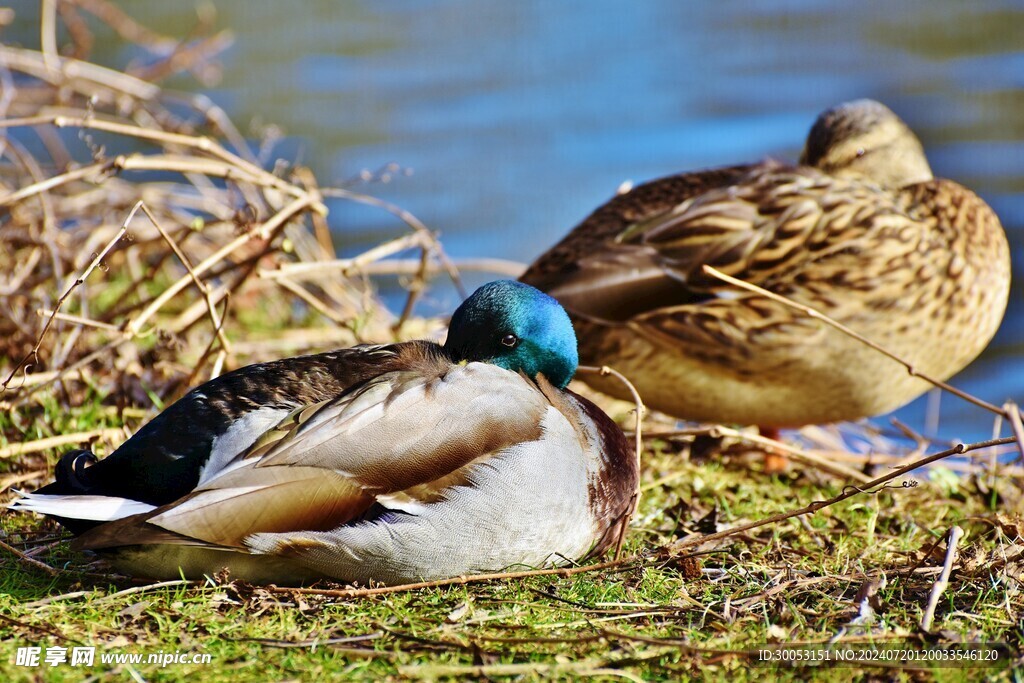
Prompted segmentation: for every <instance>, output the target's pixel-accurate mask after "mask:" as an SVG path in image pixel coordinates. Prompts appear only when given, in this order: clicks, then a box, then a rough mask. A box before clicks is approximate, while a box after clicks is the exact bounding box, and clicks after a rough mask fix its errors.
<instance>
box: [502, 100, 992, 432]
mask: <svg viewBox="0 0 1024 683" xmlns="http://www.w3.org/2000/svg"><path fill="white" fill-rule="evenodd" d="M705 264H707V265H710V266H713V267H714V268H716V269H718V270H720V271H723V272H725V273H726V274H728V275H731V276H733V277H735V278H739V279H741V280H745V281H747V282H750V283H753V284H755V285H759V286H760V287H762V288H765V289H767V290H770V291H772V292H775V293H777V294H780V295H783V296H785V297H788V298H789V299H791V300H793V301H795V302H798V303H801V304H804V305H807V306H810V307H812V308H815V309H817V310H818V311H820V312H821V313H824V314H826V315H828V316H829V317H831V318H833V319H835V320H837V321H839V322H841V323H843V324H845V325H847V326H848V327H850V328H852V329H853V330H855V331H857V332H859V333H860V334H862V335H863V336H865V337H867V338H868V339H870V340H872V341H874V342H876V343H878V344H880V345H882V346H883V347H885V348H887V349H888V350H890V351H892V352H894V353H896V354H898V355H899V356H901V357H903V358H905V359H906V360H908V361H910V362H911V363H913V364H914V366H915V368H916V369H917V370H919V371H920V372H923V373H925V374H927V375H930V376H932V377H936V378H939V379H946V378H948V377H950V376H951V375H953V374H954V373H956V372H957V371H959V370H960V369H961V368H963V367H964V366H965V365H967V364H968V363H969V362H970V361H971V360H973V359H974V358H975V357H976V356H977V355H978V354H979V353H980V352H981V351H982V349H984V348H985V346H986V345H987V344H988V342H989V340H990V339H991V338H992V336H993V335H994V334H995V332H996V329H997V328H998V327H999V323H1000V321H1001V320H1002V317H1003V312H1004V310H1005V308H1006V301H1007V296H1008V292H1009V283H1010V261H1009V251H1008V247H1007V243H1006V236H1005V234H1004V232H1003V229H1002V226H1001V225H1000V223H999V219H998V218H997V217H996V215H995V213H993V211H992V210H991V209H990V208H989V207H988V206H987V205H986V204H985V202H983V201H982V200H981V199H979V198H978V197H977V196H976V195H975V194H974V193H973V192H971V191H970V190H968V189H966V188H964V187H962V186H960V185H958V184H956V183H954V182H952V181H949V180H941V179H937V178H933V177H932V172H931V169H930V167H929V165H928V161H927V159H926V158H925V155H924V151H923V149H922V146H921V143H920V142H919V141H918V139H917V138H916V137H915V136H914V134H913V132H911V130H910V129H909V128H908V127H907V126H906V124H905V123H904V122H903V121H901V120H900V119H899V118H898V117H897V116H896V115H895V114H894V113H893V112H892V111H890V110H889V109H888V108H887V107H885V106H884V105H882V104H879V103H878V102H874V101H871V100H859V101H855V102H850V103H847V104H843V105H840V106H838V107H835V108H833V109H830V110H828V111H826V112H824V113H823V114H821V115H820V116H819V118H818V119H817V121H816V122H815V123H814V126H813V127H812V129H811V131H810V134H809V136H808V139H807V142H806V146H805V148H804V151H803V155H802V156H801V159H800V164H799V165H795V166H794V165H789V164H783V163H779V162H776V161H765V162H762V163H757V164H750V165H744V166H731V167H726V168H718V169H713V170H707V171H701V172H696V173H685V174H682V175H675V176H669V177H667V178H662V179H660V180H654V181H652V182H648V183H646V184H643V185H639V186H637V187H636V188H634V189H632V190H630V191H628V192H625V193H623V194H620V195H619V196H616V197H614V198H613V199H611V200H610V201H608V202H607V203H606V204H604V205H603V206H601V207H599V208H598V209H597V210H596V211H594V212H593V213H592V214H591V215H590V216H589V217H588V218H587V219H586V220H584V221H583V222H582V223H581V224H580V225H578V226H577V227H576V228H575V229H574V230H572V231H571V232H570V233H569V234H568V235H567V236H566V237H565V238H564V239H563V240H562V241H561V242H560V243H559V244H557V245H556V246H555V247H553V248H552V249H551V250H549V251H548V252H547V253H545V254H544V255H542V256H541V257H540V258H539V259H537V261H536V262H534V263H533V265H531V266H530V267H529V269H528V270H527V272H526V273H525V274H524V275H523V276H522V277H521V280H522V281H523V282H527V283H529V284H531V285H533V286H535V287H537V288H539V289H541V290H544V291H546V292H547V293H549V294H551V295H552V296H554V297H555V298H556V299H558V300H559V301H560V302H561V303H562V305H563V306H565V308H566V310H568V312H569V314H570V316H571V317H572V319H573V322H574V324H575V326H576V333H577V337H578V338H579V343H580V358H581V362H584V363H587V364H595V365H601V364H606V365H610V366H613V367H615V368H616V369H617V370H619V371H620V372H622V373H624V374H625V375H626V376H627V377H629V378H630V379H631V380H632V381H633V383H634V384H635V385H636V387H637V389H638V390H639V392H640V394H641V396H642V397H643V399H644V402H645V403H646V404H647V405H648V406H649V407H653V408H655V409H658V410H660V411H663V412H665V413H668V414H671V415H674V416H677V417H680V418H684V419H690V420H697V421H703V422H717V423H742V424H754V425H760V426H762V427H767V428H783V427H795V426H800V425H805V424H817V423H826V422H835V421H842V420H854V419H858V418H862V417H865V416H871V415H877V414H879V413H885V412H888V411H890V410H894V409H896V408H898V407H900V406H902V405H903V404H905V403H907V402H908V401H910V400H911V399H913V398H914V397H916V396H918V395H919V394H921V393H922V392H923V391H925V390H926V389H928V388H929V386H930V385H929V384H927V383H926V382H924V381H923V380H921V379H916V378H914V377H911V376H910V375H909V373H908V372H907V371H906V370H905V369H904V368H903V367H902V366H901V365H899V364H898V363H896V362H894V361H893V360H891V359H889V358H886V357H885V356H883V355H882V354H881V353H879V352H877V351H875V350H873V349H871V348H869V347H867V346H865V345H864V344H862V343H860V342H858V341H856V340H854V339H851V338H850V337H848V336H846V335H843V334H842V333H840V332H839V331H837V330H835V329H834V328H831V327H828V326H826V325H825V324H822V323H820V322H817V321H815V320H813V319H810V318H809V317H807V316H806V315H804V314H803V313H801V312H799V311H796V310H794V309H792V308H789V307H786V306H784V305H782V304H779V303H775V302H773V301H771V300H769V299H767V298H765V297H763V296H761V295H757V294H754V293H751V292H748V291H745V290H741V289H738V288H736V287H734V286H732V285H728V284H726V283H724V282H722V281H721V280H719V279H716V278H714V277H712V276H711V275H709V274H707V273H706V272H704V271H703V270H702V266H703V265H705ZM586 381H588V382H590V383H591V384H592V385H594V386H595V388H597V389H600V390H601V391H604V392H607V393H610V394H613V395H617V396H620V397H623V398H625V396H624V395H623V394H622V390H621V388H620V387H618V386H617V385H615V384H614V383H612V382H609V381H608V380H606V379H603V378H600V377H594V378H592V379H591V378H587V380H586Z"/></svg>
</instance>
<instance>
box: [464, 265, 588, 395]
mask: <svg viewBox="0 0 1024 683" xmlns="http://www.w3.org/2000/svg"><path fill="white" fill-rule="evenodd" d="M444 347H445V349H446V350H447V351H448V353H449V354H450V355H451V356H452V357H453V358H455V359H456V360H460V361H462V360H468V361H483V362H486V363H492V364H494V365H497V366H499V367H502V368H505V369H506V370H511V371H513V372H520V371H522V372H524V373H525V374H526V375H527V376H528V377H535V376H536V375H537V374H538V373H543V374H544V377H546V378H547V379H548V381H549V382H551V383H552V384H554V385H555V386H557V387H559V388H560V389H564V388H565V385H567V384H568V383H569V380H571V379H572V376H573V375H574V374H575V373H576V366H577V365H578V364H579V355H578V354H577V351H576V333H575V332H574V331H573V329H572V323H571V322H570V321H569V316H568V315H567V314H566V312H565V310H564V309H563V308H562V306H561V305H560V304H559V303H558V302H557V301H555V300H554V299H552V298H551V297H550V296H548V295H547V294H545V293H543V292H541V291H540V290H537V289H534V288H533V287H531V286H530V285H524V284H523V283H521V282H514V281H512V280H498V281H497V282H491V283H488V284H486V285H484V286H483V287H481V288H480V289H478V290H476V291H475V292H473V294H471V295H470V297H469V298H468V299H466V300H465V301H464V302H462V305H461V306H459V307H458V308H457V309H456V310H455V313H454V315H452V322H451V325H450V326H449V328H448V341H446V342H445V344H444Z"/></svg>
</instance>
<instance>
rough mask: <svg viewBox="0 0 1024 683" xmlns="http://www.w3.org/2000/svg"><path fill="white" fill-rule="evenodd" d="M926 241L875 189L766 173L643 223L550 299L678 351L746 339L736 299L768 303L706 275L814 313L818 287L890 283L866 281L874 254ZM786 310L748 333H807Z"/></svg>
mask: <svg viewBox="0 0 1024 683" xmlns="http://www.w3.org/2000/svg"><path fill="white" fill-rule="evenodd" d="M924 233H925V229H924V226H922V225H921V224H919V223H917V222H915V221H914V220H913V218H912V217H910V216H908V215H907V213H906V212H905V210H904V208H903V206H902V205H901V203H900V202H899V201H898V199H897V197H896V196H895V195H893V194H890V193H887V192H885V191H883V190H881V189H880V188H878V187H876V186H874V185H871V184H869V183H866V182H861V181H857V180H853V179H841V178H834V177H831V176H828V175H826V174H824V173H821V172H819V171H817V170H815V169H812V168H808V167H792V166H784V165H781V164H776V163H772V162H766V163H765V164H761V165H759V166H756V167H750V168H748V169H747V172H746V174H745V175H743V176H742V177H740V178H738V179H736V181H735V182H734V183H733V184H731V185H728V186H725V187H712V188H709V189H707V190H706V191H703V192H699V193H696V194H694V195H692V196H687V197H685V198H684V199H683V200H682V201H680V202H678V203H676V204H675V205H673V206H672V207H670V208H668V209H665V210H661V211H657V212H652V213H650V214H648V215H645V216H642V217H640V218H638V219H637V220H636V221H634V222H633V223H632V224H630V225H629V226H627V227H626V228H624V229H623V230H621V231H620V232H619V233H618V234H617V235H615V236H614V237H613V238H611V239H608V240H606V241H605V242H604V243H603V247H602V248H595V249H593V250H591V251H590V252H589V253H587V254H581V255H580V257H579V258H578V260H577V262H576V266H575V268H573V269H568V270H567V271H566V272H565V274H564V275H563V276H562V277H561V279H559V280H558V281H557V282H555V283H554V284H552V285H551V286H550V287H549V288H548V290H547V291H548V292H549V293H550V294H551V295H552V296H554V297H556V298H557V299H559V301H561V303H562V304H563V305H564V306H565V307H566V308H567V309H570V310H571V311H572V313H574V314H575V315H577V316H580V317H584V318H587V319H591V320H595V321H602V322H607V323H613V324H614V323H626V324H629V325H630V326H632V327H634V328H636V329H637V330H638V331H641V332H644V333H649V334H650V335H651V336H655V337H658V338H661V339H663V340H664V341H667V342H668V343H675V342H679V341H685V342H693V343H697V344H700V343H702V342H706V341H708V340H709V339H716V340H719V341H721V340H725V339H727V338H730V337H737V338H746V336H747V335H748V330H747V329H745V323H744V321H738V320H736V319H735V316H734V315H731V314H729V313H728V311H734V310H735V309H736V308H738V307H737V306H735V305H734V303H735V300H736V299H738V298H742V299H745V300H746V301H745V302H744V303H745V304H746V303H747V302H749V301H753V300H754V299H756V298H758V297H754V296H753V295H746V294H744V293H741V292H739V291H738V290H736V289H735V288H733V287H731V286H730V285H727V284H725V283H723V282H721V281H719V280H717V279H716V278H713V277H712V276H709V275H707V274H705V273H704V272H703V270H702V268H703V266H705V265H708V266H712V267H714V268H716V269H718V270H720V271H722V272H724V273H726V274H729V275H732V276H734V277H738V278H740V279H742V280H745V281H747V282H751V283H753V284H757V285H760V286H762V287H765V288H767V289H769V290H772V291H776V292H778V293H780V294H786V295H790V294H799V295H801V298H804V299H809V300H808V301H807V303H813V298H814V296H815V294H816V291H815V290H816V288H817V289H819V290H820V292H823V293H824V292H828V291H830V290H831V289H834V288H836V287H837V286H838V287H842V286H845V287H849V286H855V287H857V286H872V284H873V283H872V281H871V280H870V279H871V278H876V277H879V276H884V271H885V266H884V264H882V263H881V262H879V263H878V264H877V265H878V271H877V272H869V273H864V272H863V271H864V269H865V262H866V261H868V262H870V261H871V254H870V253H868V254H865V252H867V251H868V250H869V245H875V248H876V249H877V245H878V243H879V242H880V241H883V240H889V242H890V244H887V245H886V246H887V247H889V246H891V247H892V248H887V250H886V256H887V257H888V258H894V257H895V258H898V257H900V256H901V255H903V254H909V253H911V252H912V251H913V249H915V248H916V245H917V242H919V241H920V239H921V236H922V235H923V234H924ZM870 268H871V266H870V265H869V266H868V270H870ZM822 303H825V304H828V303H830V302H822ZM716 307H721V308H722V309H723V310H722V311H718V310H716ZM776 309H778V305H776V304H770V305H759V304H756V303H755V304H753V307H752V308H751V321H750V324H751V325H754V326H756V327H757V328H758V329H760V330H764V331H765V333H766V334H773V335H774V334H779V335H789V334H790V333H793V332H795V333H797V334H798V335H799V334H803V332H805V330H797V329H796V328H798V327H801V323H800V322H799V321H794V320H793V319H794V318H795V317H796V316H793V315H792V313H789V314H783V313H781V312H776ZM774 318H777V320H775V319H774Z"/></svg>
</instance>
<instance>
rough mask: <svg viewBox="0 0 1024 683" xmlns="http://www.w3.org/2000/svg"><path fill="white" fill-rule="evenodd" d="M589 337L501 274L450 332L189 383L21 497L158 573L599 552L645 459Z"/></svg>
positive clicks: (280, 575) (291, 571) (296, 571)
mask: <svg viewBox="0 0 1024 683" xmlns="http://www.w3.org/2000/svg"><path fill="white" fill-rule="evenodd" d="M576 367H577V352H576V340H575V337H574V334H573V329H572V324H571V323H570V321H569V318H568V316H567V315H566V314H565V311H564V310H562V308H561V307H560V306H559V305H558V303H557V302H556V301H555V300H554V299H552V298H551V297H549V296H547V295H545V294H542V293H541V292H538V291H537V290H535V289H534V288H532V287H529V286H527V285H523V284H520V283H518V282H512V281H499V282H493V283H490V284H488V285H484V286H483V287H481V288H480V289H478V290H477V291H476V292H475V293H473V294H472V295H471V296H470V297H469V298H468V299H467V300H466V301H465V302H464V303H463V304H462V305H461V306H460V307H459V308H458V309H457V310H456V311H455V314H454V316H453V317H452V321H451V327H450V329H449V333H448V338H447V341H446V342H445V344H444V345H443V346H441V345H438V344H436V343H433V342H429V341H414V342H404V343H397V344H390V345H386V346H357V347H354V348H350V349H345V350H340V351H335V352H332V353H323V354H319V355H312V356H304V357H299V358H289V359H286V360H279V361H275V362H270V363H261V364H257V365H250V366H247V367H244V368H241V369H238V370H235V371H234V372H231V373H228V374H225V375H223V376H221V377H218V378H217V379H214V380H211V381H209V382H207V383H205V384H203V385H201V386H199V387H197V388H196V389H193V390H192V391H191V392H190V393H188V394H187V395H186V396H184V397H183V398H182V399H181V400H180V401H178V402H177V403H175V404H173V405H172V406H170V407H169V408H167V409H166V410H165V411H163V412H162V413H161V414H160V415H158V416H157V417H156V418H154V419H153V420H152V421H151V422H149V423H148V424H147V425H145V426H144V427H143V428H142V429H140V430H139V431H138V433H136V434H135V435H134V436H133V437H132V438H130V439H129V440H128V441H126V442H125V443H124V444H123V445H122V446H121V447H120V448H118V449H117V450H116V451H115V452H114V453H113V454H112V455H110V456H109V457H107V458H105V459H103V460H99V461H96V459H95V458H94V457H93V456H92V455H91V454H90V453H88V452H82V451H79V452H73V453H70V454H68V455H67V456H65V457H64V459H63V460H62V464H61V466H60V467H59V468H58V472H57V480H56V482H54V483H53V484H50V485H49V486H46V487H44V488H42V489H40V490H39V491H38V492H36V493H31V494H22V495H23V496H24V497H22V498H20V499H19V500H17V501H16V502H15V503H13V507H14V508H15V509H21V510H27V511H33V512H37V513H42V514H45V515H51V516H54V517H55V518H57V519H58V521H60V522H61V523H62V524H64V525H65V526H66V527H67V528H69V529H70V530H72V531H73V532H74V533H76V534H77V535H78V538H77V539H76V540H75V542H74V547H76V548H78V549H87V550H94V551H97V552H100V553H103V554H104V555H106V557H107V558H109V559H110V560H111V561H112V562H113V564H114V565H115V566H116V567H118V568H119V569H121V570H122V571H125V572H128V573H131V574H137V575H142V576H147V577H151V578H176V577H179V576H180V575H181V574H184V576H186V577H200V576H202V575H204V574H211V573H214V572H217V571H218V570H219V569H220V568H222V567H227V568H228V569H229V570H230V576H232V577H235V578H243V579H247V580H249V581H254V582H260V583H266V582H275V583H289V584H292V583H297V582H308V581H314V580H317V579H320V578H325V577H327V578H332V579H339V580H343V581H356V582H361V583H364V584H365V583H367V582H371V581H373V582H382V583H390V584H394V583H405V582H410V581H420V580H433V579H440V578H444V577H450V576H455V575H461V574H468V573H474V572H481V571H491V570H501V569H503V568H505V567H509V566H512V565H518V566H526V567H536V566H541V565H545V564H549V563H556V564H557V563H561V562H566V561H571V560H573V559H576V558H581V557H583V556H586V555H588V554H591V553H600V552H602V551H603V550H604V549H606V548H607V547H608V546H609V544H611V543H612V542H614V541H615V540H616V538H617V537H618V534H619V533H620V531H621V527H622V525H623V523H624V520H625V519H626V517H627V516H628V513H629V512H630V511H631V505H632V496H633V494H634V491H635V487H636V483H637V477H638V474H637V467H636V461H635V454H634V452H633V449H632V447H631V446H630V444H629V443H628V442H627V441H626V439H625V436H624V435H623V433H622V431H621V430H620V429H619V428H618V426H617V425H616V424H615V423H614V422H613V421H612V420H611V419H610V418H609V417H608V416H607V415H605V414H604V413H603V412H602V411H601V410H600V409H598V408H597V407H596V406H595V405H594V404H593V403H591V402H590V401H588V400H586V399H585V398H582V397H580V396H578V395H576V394H574V393H573V392H571V391H569V390H567V389H566V388H565V387H566V385H567V384H568V383H569V380H570V379H571V378H572V376H573V374H574V373H575V371H576Z"/></svg>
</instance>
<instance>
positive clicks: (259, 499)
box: [79, 363, 548, 548]
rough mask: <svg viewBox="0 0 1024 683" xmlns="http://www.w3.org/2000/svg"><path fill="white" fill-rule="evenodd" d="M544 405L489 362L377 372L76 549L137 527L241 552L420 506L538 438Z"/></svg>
mask: <svg viewBox="0 0 1024 683" xmlns="http://www.w3.org/2000/svg"><path fill="white" fill-rule="evenodd" d="M547 407H548V404H547V400H546V399H545V398H544V396H543V394H541V392H539V391H537V390H536V389H535V388H534V387H533V385H532V384H531V383H529V382H527V381H526V380H525V379H523V378H522V377H521V376H519V375H516V374H514V373H511V372H509V371H507V370H503V369H501V368H498V367H495V366H492V365H487V364H482V363H471V364H468V365H465V366H452V365H447V367H446V368H445V369H444V371H441V372H436V373H431V374H424V373H422V372H411V371H410V372H392V373H388V374H385V375H382V376H380V377H378V378H376V379H374V380H372V381H371V382H369V383H367V384H366V385H365V386H363V387H361V388H359V389H358V390H356V391H353V392H351V393H350V394H347V395H345V396H343V397H341V398H339V399H337V400H334V401H330V402H326V403H323V404H318V405H315V406H310V407H309V408H307V409H304V410H300V411H296V412H295V413H294V414H293V415H292V416H290V417H289V418H288V419H286V420H285V421H284V422H283V423H282V424H281V425H279V426H278V428H277V429H275V430H272V432H270V433H268V435H267V436H266V437H265V438H263V439H260V440H258V441H257V443H256V444H255V445H254V447H253V448H252V449H250V451H248V452H247V453H245V454H243V455H241V456H239V458H237V459H236V460H235V461H233V462H231V463H228V464H227V466H226V467H225V468H224V469H223V471H222V472H221V474H219V475H217V476H214V477H212V478H211V479H209V480H208V481H207V482H205V483H204V484H203V485H201V486H200V487H199V488H198V489H197V490H196V491H194V492H193V493H191V494H190V495H188V496H186V497H184V498H182V499H181V500H179V501H176V502H175V503H172V504H170V505H167V506H163V507H161V508H159V509H157V510H156V511H154V512H153V513H148V514H145V515H139V516H137V517H136V518H135V519H134V521H133V522H131V523H128V522H129V520H128V519H126V520H122V521H121V523H119V524H117V526H118V527H120V528H119V529H118V530H117V532H116V533H105V534H101V533H100V532H101V530H102V529H103V527H101V528H98V529H94V530H93V531H91V532H89V533H88V534H86V535H85V536H83V537H82V538H81V539H80V543H79V545H80V546H81V547H89V548H96V547H109V546H110V545H112V544H114V545H129V544H136V543H145V542H149V541H147V540H146V534H147V530H148V532H152V533H153V535H154V537H159V538H160V539H161V540H160V542H166V541H167V533H168V532H170V533H171V534H173V535H176V536H174V537H175V538H179V539H181V540H180V542H183V543H184V542H189V543H200V544H212V545H219V546H229V547H241V545H242V541H243V539H244V538H245V537H246V536H249V535H250V534H253V533H258V532H284V531H298V530H323V529H330V528H336V527H338V526H340V525H342V524H344V523H346V522H349V521H351V520H353V519H356V518H358V517H359V516H360V515H362V514H363V513H364V512H366V511H367V510H368V509H369V508H370V506H371V505H373V504H374V503H375V502H378V501H381V502H385V501H388V500H391V499H394V500H396V501H401V500H402V499H408V500H411V501H423V500H430V499H431V497H433V496H436V495H439V494H440V492H441V491H442V490H443V488H444V487H446V486H450V485H452V484H456V483H463V482H464V481H465V479H464V475H463V468H465V467H466V466H467V465H469V464H470V463H474V462H479V461H481V460H484V459H486V458H488V457H490V456H491V455H493V454H495V453H498V452H500V451H501V450H503V449H505V448H508V447H509V446H512V445H514V444H516V443H521V442H524V441H533V440H536V439H538V438H540V436H541V427H540V424H541V421H542V419H543V416H544V414H545V411H546V409H547ZM399 504H400V503H399ZM129 519H132V518H129ZM106 526H107V527H110V526H111V525H106Z"/></svg>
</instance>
